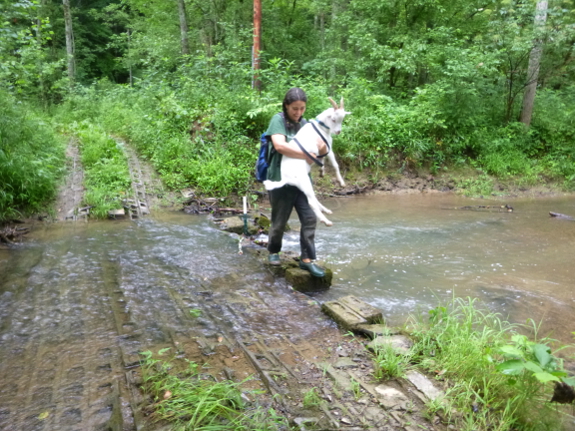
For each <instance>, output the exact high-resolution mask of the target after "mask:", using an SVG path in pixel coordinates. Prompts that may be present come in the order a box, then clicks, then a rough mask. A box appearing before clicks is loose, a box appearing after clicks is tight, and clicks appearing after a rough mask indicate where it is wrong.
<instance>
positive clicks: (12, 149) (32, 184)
mask: <svg viewBox="0 0 575 431" xmlns="http://www.w3.org/2000/svg"><path fill="white" fill-rule="evenodd" d="M63 171H64V146H63V145H62V142H60V140H59V139H58V138H57V137H56V134H55V133H54V131H53V130H52V128H51V126H50V125H49V123H48V122H47V121H45V120H43V119H41V118H40V117H38V116H36V115H35V114H34V113H33V109H32V108H31V107H30V106H28V105H25V104H22V103H18V102H16V101H15V100H14V99H13V98H12V97H11V96H9V95H8V94H7V93H6V92H4V91H2V90H0V221H1V220H6V219H9V218H12V217H17V216H19V215H21V214H29V213H32V212H37V211H41V210H42V209H44V208H46V204H47V203H49V202H50V200H51V199H53V198H54V197H55V195H56V191H57V186H58V179H59V178H60V177H61V175H62V173H63Z"/></svg>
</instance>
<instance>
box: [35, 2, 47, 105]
mask: <svg viewBox="0 0 575 431" xmlns="http://www.w3.org/2000/svg"><path fill="white" fill-rule="evenodd" d="M45 5H46V0H41V1H40V7H39V8H38V11H37V15H36V43H37V46H38V51H40V50H41V49H42V14H43V13H44V6H45ZM36 68H37V70H38V83H39V87H40V100H41V102H42V106H43V107H44V108H46V105H47V103H46V102H47V99H46V89H45V85H44V73H43V71H42V58H41V57H40V55H38V57H37V61H36Z"/></svg>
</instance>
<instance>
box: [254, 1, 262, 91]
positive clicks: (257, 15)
mask: <svg viewBox="0 0 575 431" xmlns="http://www.w3.org/2000/svg"><path fill="white" fill-rule="evenodd" d="M261 34H262V2H261V0H254V43H253V47H252V69H253V80H252V88H255V89H256V90H258V91H260V90H261V81H260V77H259V74H260V51H261Z"/></svg>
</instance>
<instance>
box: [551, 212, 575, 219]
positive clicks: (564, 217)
mask: <svg viewBox="0 0 575 431" xmlns="http://www.w3.org/2000/svg"><path fill="white" fill-rule="evenodd" d="M549 215H550V216H551V217H557V218H562V219H565V220H575V217H571V216H568V215H565V214H561V213H554V212H551V211H549Z"/></svg>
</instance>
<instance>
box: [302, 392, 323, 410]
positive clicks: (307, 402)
mask: <svg viewBox="0 0 575 431" xmlns="http://www.w3.org/2000/svg"><path fill="white" fill-rule="evenodd" d="M321 403H322V399H321V398H320V396H319V394H318V393H317V388H311V389H310V390H308V391H307V392H306V393H305V394H304V396H303V406H304V407H305V408H307V409H309V408H314V407H315V408H317V407H319V406H320V405H321Z"/></svg>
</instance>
